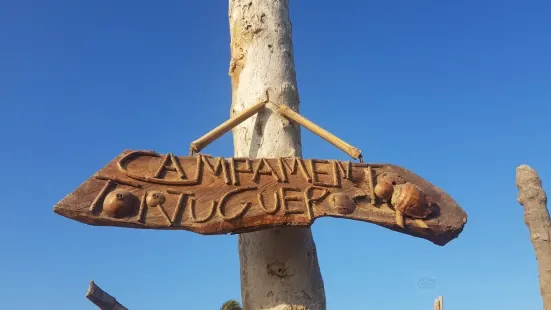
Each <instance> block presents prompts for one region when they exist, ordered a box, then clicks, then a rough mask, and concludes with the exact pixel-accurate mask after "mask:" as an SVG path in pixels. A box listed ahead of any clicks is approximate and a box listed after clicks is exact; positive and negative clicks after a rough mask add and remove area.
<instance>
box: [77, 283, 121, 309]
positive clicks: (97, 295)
mask: <svg viewBox="0 0 551 310" xmlns="http://www.w3.org/2000/svg"><path fill="white" fill-rule="evenodd" d="M86 298H88V299H89V300H90V301H91V302H93V303H94V305H96V306H98V308H100V309H101V310H128V308H126V307H125V306H123V305H121V304H120V303H119V302H118V301H117V300H116V299H115V297H113V296H111V295H109V294H107V292H105V291H104V290H102V289H101V288H100V287H99V286H97V285H96V283H94V281H90V286H89V287H88V291H87V292H86Z"/></svg>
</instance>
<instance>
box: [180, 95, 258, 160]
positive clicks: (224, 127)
mask: <svg viewBox="0 0 551 310" xmlns="http://www.w3.org/2000/svg"><path fill="white" fill-rule="evenodd" d="M267 103H268V98H267V93H266V97H265V98H263V99H262V100H261V101H259V102H258V103H257V104H255V105H253V106H250V107H249V108H247V109H245V110H243V111H241V112H240V113H238V114H236V115H234V116H233V117H231V118H230V119H229V120H227V121H225V122H224V123H222V124H220V125H219V126H218V127H216V128H214V129H213V130H211V131H209V132H208V133H206V134H205V135H204V136H202V137H201V138H199V139H197V140H195V141H193V142H192V143H191V146H190V152H191V153H193V152H195V153H198V152H200V151H201V150H202V149H204V148H205V147H207V145H209V144H210V143H212V142H213V141H214V140H216V139H218V138H220V137H221V136H222V135H224V134H225V133H226V132H228V131H230V130H232V129H233V128H234V127H235V126H237V125H239V124H241V123H242V122H243V121H245V120H246V119H248V118H249V117H251V116H253V115H254V114H256V113H257V112H258V111H260V110H262V109H263V108H264V106H265V105H266V104H267Z"/></svg>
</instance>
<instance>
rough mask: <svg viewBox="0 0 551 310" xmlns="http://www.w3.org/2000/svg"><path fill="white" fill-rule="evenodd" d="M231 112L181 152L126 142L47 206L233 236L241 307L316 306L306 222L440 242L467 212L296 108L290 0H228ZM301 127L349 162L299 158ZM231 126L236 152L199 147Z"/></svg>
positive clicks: (318, 288) (320, 291) (116, 222)
mask: <svg viewBox="0 0 551 310" xmlns="http://www.w3.org/2000/svg"><path fill="white" fill-rule="evenodd" d="M229 3H230V8H229V19H230V32H231V56H232V59H231V62H230V76H231V79H232V112H231V114H232V117H231V119H230V120H228V121H226V122H224V123H223V124H222V125H220V126H218V127H217V128H215V129H214V130H212V131H211V132H209V133H207V134H206V135H205V136H203V137H201V138H199V139H198V140H196V141H194V142H192V143H191V145H190V150H191V154H190V155H189V156H176V155H174V154H171V153H169V154H158V153H156V152H154V151H142V150H134V151H133V150H127V151H124V152H122V153H121V154H119V155H118V156H117V157H116V158H115V159H113V160H112V161H111V162H110V163H108V164H107V165H106V166H105V167H104V168H102V169H101V170H100V171H98V172H97V173H96V174H94V175H93V176H92V177H90V178H89V179H88V180H87V181H85V182H84V183H83V184H82V185H80V186H79V187H78V188H77V189H76V190H75V191H73V192H72V193H71V194H69V195H68V196H66V197H65V198H64V199H62V200H61V201H60V202H59V203H58V204H57V205H56V206H55V207H54V211H55V212H56V213H58V214H60V215H63V216H66V217H68V218H71V219H74V220H77V221H80V222H83V223H87V224H91V225H99V226H101V225H103V226H119V227H133V228H147V229H170V230H188V231H192V232H196V233H200V234H205V235H211V234H226V233H234V234H240V235H239V252H240V261H241V277H242V279H241V280H242V300H243V308H244V309H246V310H256V309H272V310H275V309H278V310H284V309H311V310H318V309H319V310H322V309H325V292H324V288H323V280H322V277H321V274H320V271H319V265H318V261H317V255H316V250H315V244H314V241H313V238H312V233H311V231H310V228H309V227H310V225H312V223H313V222H314V221H315V219H317V218H320V217H324V216H328V217H334V218H345V219H346V218H348V219H352V220H359V221H365V222H370V223H374V224H376V225H380V226H383V227H386V228H389V229H392V230H394V231H397V232H401V233H404V234H408V235H411V236H415V237H419V238H424V239H427V240H429V241H431V242H433V243H435V244H437V245H441V246H443V245H445V244H446V243H448V242H449V241H451V240H452V239H454V238H456V237H457V236H458V235H459V234H460V233H461V231H462V230H463V227H464V225H465V223H466V221H467V215H466V213H465V212H464V211H463V210H462V209H461V207H459V205H457V203H456V202H455V201H454V200H453V199H452V198H451V197H450V196H449V195H448V194H446V193H445V192H443V191H442V190H440V189H439V188H437V187H435V186H434V185H432V184H431V183H429V182H428V181H426V180H424V179H423V178H421V177H419V176H417V175H416V174H414V173H413V172H411V171H408V170H406V169H404V168H402V167H399V166H395V165H390V164H372V163H364V162H363V160H362V158H363V157H362V155H361V152H360V150H359V149H357V148H355V147H353V146H351V145H349V144H347V143H346V142H344V141H343V140H341V139H339V138H338V137H335V136H333V135H332V134H331V133H329V132H327V131H326V130H324V129H322V128H321V127H319V126H317V125H315V124H314V123H313V122H311V121H309V120H308V119H306V118H305V117H303V116H301V115H300V114H299V113H298V103H299V99H298V90H297V86H296V76H295V70H294V60H293V50H292V41H291V24H290V20H289V8H288V0H276V1H271V0H258V1H250V0H249V1H243V0H230V1H229ZM299 125H301V126H304V127H305V128H307V129H309V130H311V131H312V132H314V133H316V134H318V135H319V136H320V137H322V138H324V139H325V140H327V141H328V142H330V143H332V144H333V145H335V146H336V147H338V148H340V149H341V150H343V151H344V152H345V153H347V154H348V155H350V156H351V157H352V158H353V159H355V160H359V161H355V162H352V161H338V160H322V159H302V158H301V143H300V131H299ZM232 129H233V136H234V148H235V150H234V153H235V154H234V156H235V157H233V158H227V159H226V158H221V157H213V156H207V155H203V154H201V153H200V151H201V150H202V149H203V148H204V147H205V146H206V145H207V144H208V143H211V142H213V141H214V140H215V139H216V138H217V137H220V136H221V135H222V134H224V133H225V132H228V131H229V130H232Z"/></svg>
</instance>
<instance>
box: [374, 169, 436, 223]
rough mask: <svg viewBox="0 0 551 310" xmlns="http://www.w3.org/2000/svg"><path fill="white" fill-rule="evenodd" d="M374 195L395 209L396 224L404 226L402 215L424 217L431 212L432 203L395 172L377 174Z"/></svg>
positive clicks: (419, 190)
mask: <svg viewBox="0 0 551 310" xmlns="http://www.w3.org/2000/svg"><path fill="white" fill-rule="evenodd" d="M374 192H375V195H376V196H377V197H379V198H381V199H382V200H383V201H385V202H387V203H389V204H390V206H391V207H393V208H394V210H395V211H396V224H397V225H398V226H400V227H404V219H403V216H404V215H405V216H408V217H411V218H413V219H426V218H428V217H429V216H430V215H431V214H432V212H433V208H432V204H431V203H430V201H429V200H428V198H427V196H426V195H425V193H423V191H422V190H421V189H420V188H419V187H418V186H416V185H414V184H412V183H409V182H406V181H405V180H404V179H403V178H402V177H400V176H399V175H398V174H395V173H382V174H380V175H378V176H377V184H376V185H375V188H374Z"/></svg>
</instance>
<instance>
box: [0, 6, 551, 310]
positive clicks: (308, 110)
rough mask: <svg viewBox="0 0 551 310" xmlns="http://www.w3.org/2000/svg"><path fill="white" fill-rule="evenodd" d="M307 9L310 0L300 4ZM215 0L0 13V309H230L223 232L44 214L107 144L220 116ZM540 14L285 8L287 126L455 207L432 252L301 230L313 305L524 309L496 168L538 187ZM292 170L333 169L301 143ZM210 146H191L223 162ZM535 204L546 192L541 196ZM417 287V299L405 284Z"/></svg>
mask: <svg viewBox="0 0 551 310" xmlns="http://www.w3.org/2000/svg"><path fill="white" fill-rule="evenodd" d="M314 3H315V4H314ZM227 7H228V4H227V1H213V0H209V1H206V0H204V1H161V2H155V3H154V2H151V1H127V0H120V1H106V0H97V1H68V0H51V1H38V0H18V1H7V0H3V1H0V115H1V119H2V121H1V122H0V133H1V136H0V137H1V140H0V141H1V143H2V146H3V149H4V151H3V152H2V153H1V154H0V162H2V163H3V177H2V178H0V188H1V189H2V199H1V203H0V207H1V208H2V211H3V212H2V213H1V214H2V215H1V216H0V224H1V225H0V263H1V264H0V309H2V310H23V309H25V310H34V309H52V310H54V309H55V310H65V309H66V310H73V309H95V308H94V306H93V305H92V304H91V303H89V302H88V301H87V300H86V299H85V298H84V294H85V291H86V288H87V285H88V281H90V280H95V281H97V283H98V284H99V285H100V286H102V287H103V288H104V289H106V290H107V291H108V292H110V293H112V294H113V295H115V296H116V297H117V298H118V299H119V300H120V301H121V302H123V303H124V304H125V305H126V306H127V307H129V308H130V309H131V310H147V309H205V310H209V309H218V307H219V306H220V304H221V303H222V302H223V301H224V300H226V299H229V298H237V299H240V285H239V265H238V253H237V237H236V236H201V235H195V234H192V233H189V232H181V231H171V232H163V231H143V230H131V229H122V228H110V227H103V228H102V227H92V226H87V225H84V224H81V223H77V222H74V221H71V220H68V219H66V218H63V217H60V216H57V215H55V214H54V213H53V211H52V208H53V205H54V204H55V203H56V202H57V201H59V200H60V199H62V198H63V197H64V196H65V195H66V194H68V193H70V192H71V191H73V190H74V189H75V188H76V187H77V186H78V185H79V184H80V183H81V182H83V181H84V180H85V179H87V178H88V177H89V176H91V175H92V174H93V173H94V172H96V171H97V170H98V169H100V168H101V167H103V166H104V165H105V164H106V163H107V162H109V161H110V160H111V159H113V158H114V157H115V156H116V155H117V154H119V153H120V152H121V151H122V150H123V149H154V150H157V151H159V152H175V153H178V154H186V153H187V150H188V145H189V142H191V141H192V140H194V139H195V138H197V137H199V136H200V135H202V134H204V133H205V132H206V131H208V130H210V129H211V128H213V127H214V126H216V125H218V124H219V123H220V122H222V121H224V120H225V119H226V118H227V117H228V115H229V110H230V98H231V90H230V79H229V77H228V74H227V72H228V64H229V30H228V21H227ZM549 16H551V2H549V1H544V0H533V1H511V0H500V1H497V0H463V1H450V0H438V1H435V0H427V1H411V0H394V1H360V0H354V1H352V0H350V1H346V2H343V4H342V5H335V1H329V0H320V1H315V2H314V1H298V0H294V1H292V3H291V18H292V20H293V38H294V43H295V57H296V66H297V74H298V83H299V91H300V97H301V113H303V114H304V115H306V116H307V117H308V118H310V119H312V120H314V121H315V122H317V123H318V124H320V125H322V126H323V127H325V128H327V129H329V130H330V131H333V132H334V133H336V134H337V135H339V136H341V137H342V138H343V139H345V140H347V141H348V142H350V143H351V144H353V145H355V146H358V147H359V148H361V149H362V150H363V152H364V154H365V157H366V160H367V161H369V162H388V163H393V164H397V165H402V166H404V167H407V168H408V169H411V170H413V171H414V172H416V173H418V174H419V175H421V176H423V177H425V178H426V179H428V180H429V181H431V182H432V183H434V184H436V185H437V186H439V187H441V188H442V189H444V190H446V191H448V192H449V193H450V194H451V195H452V196H453V197H454V198H455V199H456V200H457V201H458V202H459V203H460V204H461V205H462V207H463V208H464V209H465V210H466V211H467V213H468V215H469V222H468V224H467V226H466V228H465V230H464V232H463V233H462V234H461V235H460V237H459V238H458V239H456V240H454V241H452V242H451V243H450V244H448V245H447V246H445V247H438V246H436V245H433V244H431V243H430V242H428V241H425V240H422V239H416V238H413V237H409V236H407V235H403V234H398V233H395V232H392V231H390V230H387V229H384V228H381V227H378V226H375V225H370V224H367V223H362V222H354V221H349V220H339V219H322V220H318V221H317V222H315V224H314V225H313V232H314V236H315V241H316V243H317V246H318V252H319V260H320V264H321V270H322V273H323V277H324V280H325V288H326V294H327V305H328V309H330V310H336V309H359V310H361V309H382V310H384V309H389V310H390V309H409V310H426V309H432V302H433V300H434V298H435V297H436V296H438V295H443V296H444V297H445V301H446V310H463V309H470V310H477V309H500V310H518V309H530V310H531V309H541V308H542V306H541V298H540V296H539V283H538V274H537V265H536V260H535V255H534V252H533V249H532V245H531V243H530V240H529V234H528V230H527V228H526V227H525V225H524V220H523V212H522V208H521V207H520V206H519V205H518V204H517V202H516V195H517V190H516V187H515V168H516V167H517V166H518V165H520V164H523V163H526V164H529V165H531V166H532V167H534V168H536V169H537V170H538V171H539V173H540V176H541V177H542V179H543V180H544V182H545V181H547V183H544V184H545V185H547V184H549V183H548V182H551V166H550V165H549V160H550V158H551V147H550V140H549V136H550V134H551V125H548V124H549V123H548V121H549V117H550V113H551V102H550V101H551V86H550V85H551V57H550V55H551V40H550V37H551V19H550V18H549ZM303 146H304V156H305V157H316V158H337V159H347V156H346V155H344V154H343V153H341V152H340V151H339V150H336V149H334V148H333V147H332V146H330V145H328V144H327V143H325V142H324V141H322V140H321V139H319V138H317V137H315V136H313V135H312V134H310V133H309V132H307V131H303ZM232 152H233V150H232V141H231V136H230V135H226V136H224V137H223V138H222V139H221V140H219V141H217V142H216V143H214V144H213V145H212V146H210V147H209V148H208V149H206V150H205V153H209V154H214V155H217V156H231V154H232ZM547 190H548V191H550V192H551V187H549V186H547ZM427 278H429V279H433V281H434V282H433V283H434V284H435V286H434V287H433V288H427V287H424V288H423V287H419V286H418V285H417V283H418V281H419V279H427Z"/></svg>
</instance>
